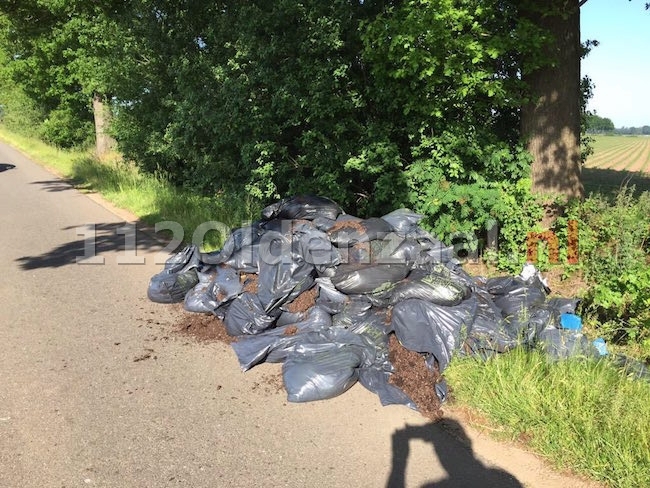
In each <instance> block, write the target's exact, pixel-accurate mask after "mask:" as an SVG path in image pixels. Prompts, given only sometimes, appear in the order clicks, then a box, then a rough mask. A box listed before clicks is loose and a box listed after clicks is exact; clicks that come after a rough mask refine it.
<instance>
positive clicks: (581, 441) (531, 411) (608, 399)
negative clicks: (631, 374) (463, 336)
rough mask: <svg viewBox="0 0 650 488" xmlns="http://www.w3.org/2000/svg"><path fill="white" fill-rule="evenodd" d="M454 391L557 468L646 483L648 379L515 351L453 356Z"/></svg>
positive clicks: (613, 481)
mask: <svg viewBox="0 0 650 488" xmlns="http://www.w3.org/2000/svg"><path fill="white" fill-rule="evenodd" d="M445 376H446V377H447V380H448V381H449V383H450V384H451V385H452V387H453V397H454V398H455V399H456V401H459V402H460V403H463V404H467V405H469V406H470V407H472V408H474V409H476V410H478V411H479V412H481V413H482V414H483V415H484V416H485V417H486V418H487V419H488V420H489V421H491V422H493V423H494V424H495V425H498V426H500V427H501V428H502V429H503V432H504V434H503V435H506V436H508V437H509V438H511V439H516V440H523V441H524V442H525V443H526V444H528V445H529V446H530V447H532V449H533V450H535V451H536V452H538V453H539V454H541V455H542V456H544V457H545V458H546V459H547V460H549V461H550V462H551V463H552V464H554V465H555V466H556V467H558V468H560V469H570V470H573V471H574V472H576V473H581V474H585V475H587V476H589V477H591V478H593V479H596V480H599V481H603V482H605V483H606V484H607V485H609V486H613V487H623V488H625V487H630V488H632V487H640V486H648V483H649V482H650V402H649V401H648V399H649V398H650V384H648V383H646V382H643V381H639V380H634V379H629V378H627V377H626V376H625V375H624V374H623V373H622V372H621V371H620V370H619V369H617V368H615V367H614V366H612V365H611V363H610V362H609V361H608V360H606V359H603V360H600V361H595V360H587V359H572V360H565V361H558V362H550V361H548V360H547V359H546V357H544V356H543V355H542V354H541V353H538V352H527V351H523V350H515V351H512V352H510V353H508V354H504V355H502V356H499V357H495V358H493V359H490V360H488V361H486V362H485V361H479V360H476V359H471V358H468V359H465V358H464V359H456V360H455V361H453V362H452V364H451V366H450V367H449V369H448V370H447V371H446V373H445Z"/></svg>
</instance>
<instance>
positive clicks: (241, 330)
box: [224, 292, 280, 336]
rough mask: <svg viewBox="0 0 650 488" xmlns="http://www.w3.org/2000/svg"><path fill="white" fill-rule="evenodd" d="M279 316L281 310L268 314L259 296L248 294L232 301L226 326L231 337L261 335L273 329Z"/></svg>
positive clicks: (225, 322)
mask: <svg viewBox="0 0 650 488" xmlns="http://www.w3.org/2000/svg"><path fill="white" fill-rule="evenodd" d="M279 315H280V311H279V310H278V311H277V313H271V314H270V315H269V314H267V313H266V311H265V310H264V306H263V305H262V304H261V303H260V300H259V298H258V296H257V295H254V294H252V293H248V292H247V293H243V294H241V295H239V296H238V297H237V298H236V299H234V300H233V301H232V303H231V305H230V308H229V309H228V313H227V314H226V318H225V320H224V325H225V326H226V331H227V332H228V334H230V335H231V336H240V335H244V334H259V333H260V332H263V331H265V330H266V329H269V328H271V327H273V324H274V323H275V320H276V319H277V318H278V316H279Z"/></svg>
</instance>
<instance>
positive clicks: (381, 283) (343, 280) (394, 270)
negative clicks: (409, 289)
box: [331, 264, 410, 295]
mask: <svg viewBox="0 0 650 488" xmlns="http://www.w3.org/2000/svg"><path fill="white" fill-rule="evenodd" d="M409 271H410V267H409V266H408V265H407V264H375V265H353V264H347V265H341V266H339V267H338V268H337V270H336V274H335V275H334V276H332V278H331V279H332V283H333V284H334V286H335V287H336V289H337V290H339V291H340V292H342V293H345V294H348V295H349V294H362V293H378V292H380V291H381V290H382V289H386V288H389V287H391V286H392V285H393V284H394V283H396V282H398V281H400V280H402V279H404V278H405V277H406V276H407V275H408V274H409Z"/></svg>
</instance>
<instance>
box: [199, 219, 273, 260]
mask: <svg viewBox="0 0 650 488" xmlns="http://www.w3.org/2000/svg"><path fill="white" fill-rule="evenodd" d="M263 233H264V229H263V227H262V222H260V221H257V222H253V223H252V224H251V225H248V226H245V227H241V228H239V229H235V230H234V231H232V232H231V233H230V235H229V236H228V239H226V242H224V244H223V247H222V248H221V249H220V250H219V251H213V252H209V253H203V254H201V261H202V262H203V263H205V264H222V263H225V262H227V261H228V260H229V259H231V258H232V257H233V255H234V254H236V253H238V252H239V251H241V250H242V249H243V248H245V247H247V246H250V245H252V244H255V243H256V242H258V241H259V239H260V236H261V235H262V234H263ZM233 262H235V263H236V262H238V261H237V259H235V260H234V261H233Z"/></svg>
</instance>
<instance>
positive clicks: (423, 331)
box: [391, 297, 477, 373]
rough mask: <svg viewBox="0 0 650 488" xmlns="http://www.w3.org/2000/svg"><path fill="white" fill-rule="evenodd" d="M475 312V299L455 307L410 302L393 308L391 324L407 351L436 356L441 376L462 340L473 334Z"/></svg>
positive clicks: (411, 300) (413, 300)
mask: <svg viewBox="0 0 650 488" xmlns="http://www.w3.org/2000/svg"><path fill="white" fill-rule="evenodd" d="M476 308H477V303H476V299H475V298H473V297H470V298H468V299H467V300H465V301H464V302H463V303H461V304H460V305H456V306H454V307H444V306H440V305H435V304H433V303H430V302H425V301H424V300H418V299H409V300H405V301H403V302H399V303H398V304H396V305H395V307H393V313H392V322H391V323H392V326H393V330H394V331H395V335H396V336H397V339H398V340H399V341H400V343H401V344H402V345H403V346H404V347H405V348H407V349H409V350H411V351H415V352H420V353H429V354H433V355H434V356H435V359H436V360H437V361H438V364H439V368H440V372H441V373H442V372H443V371H444V369H445V368H446V367H447V365H448V364H449V361H450V360H451V357H452V354H453V352H454V351H455V350H456V349H457V348H458V347H460V345H461V340H460V338H461V337H466V335H467V331H469V330H470V328H471V325H472V323H473V321H474V316H475V315H476Z"/></svg>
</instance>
